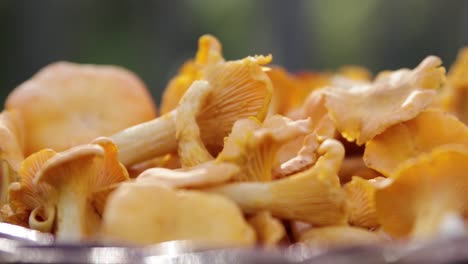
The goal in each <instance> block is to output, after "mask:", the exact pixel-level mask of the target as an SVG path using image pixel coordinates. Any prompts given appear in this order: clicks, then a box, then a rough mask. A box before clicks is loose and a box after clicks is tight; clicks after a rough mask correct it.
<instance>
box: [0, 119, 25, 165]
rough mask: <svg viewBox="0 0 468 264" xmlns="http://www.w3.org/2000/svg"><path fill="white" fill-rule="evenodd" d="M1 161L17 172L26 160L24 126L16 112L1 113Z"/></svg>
mask: <svg viewBox="0 0 468 264" xmlns="http://www.w3.org/2000/svg"><path fill="white" fill-rule="evenodd" d="M0 142H1V147H0V159H2V160H4V161H6V162H7V163H8V165H9V166H10V167H11V169H13V170H14V171H15V172H17V171H18V170H19V168H20V165H21V162H22V161H23V160H24V126H23V122H22V120H21V117H20V116H19V112H18V111H16V110H9V111H3V112H1V113H0Z"/></svg>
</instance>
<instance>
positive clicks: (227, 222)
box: [101, 182, 255, 246]
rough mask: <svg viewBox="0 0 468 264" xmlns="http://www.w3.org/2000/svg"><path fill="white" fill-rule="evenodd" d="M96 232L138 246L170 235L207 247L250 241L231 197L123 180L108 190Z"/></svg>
mask: <svg viewBox="0 0 468 264" xmlns="http://www.w3.org/2000/svg"><path fill="white" fill-rule="evenodd" d="M194 208H196V210H194ZM141 209H143V210H141ZM141 227H144V228H141ZM101 234H102V237H103V239H104V240H112V241H120V242H126V243H133V244H139V245H148V244H153V243H158V242H164V241H170V240H193V241H195V242H197V243H207V244H209V245H212V246H213V245H216V246H219V245H223V246H224V245H230V246H246V245H253V244H254V243H255V234H254V232H253V230H252V228H251V227H250V226H249V225H248V224H247V223H246V221H245V219H244V217H243V215H242V213H241V211H240V210H239V209H238V208H237V206H236V205H235V204H234V203H233V202H231V201H230V200H228V199H226V198H224V197H221V196H218V195H213V194H208V193H203V192H199V191H181V190H180V191H176V190H173V189H171V188H168V187H167V186H164V185H158V184H154V183H151V184H149V183H141V182H140V183H124V184H122V185H121V186H120V187H119V188H118V189H117V190H116V191H115V192H114V193H112V194H111V196H110V197H109V200H108V203H107V206H106V209H105V210H104V216H103V224H102V229H101Z"/></svg>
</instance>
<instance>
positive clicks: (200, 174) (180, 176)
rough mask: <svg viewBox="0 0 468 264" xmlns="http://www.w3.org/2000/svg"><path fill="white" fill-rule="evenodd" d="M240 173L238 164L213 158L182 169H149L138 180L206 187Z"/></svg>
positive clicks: (188, 186) (170, 184)
mask: <svg viewBox="0 0 468 264" xmlns="http://www.w3.org/2000/svg"><path fill="white" fill-rule="evenodd" d="M238 173H239V167H237V166H236V165H234V164H231V163H227V162H217V161H214V160H213V161H208V162H205V163H201V164H199V165H197V166H194V167H190V168H186V169H180V170H171V169H166V168H152V169H148V170H145V171H143V172H142V173H141V174H140V175H139V176H138V177H137V178H136V181H137V182H156V183H163V184H165V185H168V186H172V187H174V188H190V187H206V186H210V185H215V184H220V183H223V182H226V181H228V180H230V179H231V178H232V177H234V175H236V174H238Z"/></svg>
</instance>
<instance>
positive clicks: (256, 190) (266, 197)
mask: <svg viewBox="0 0 468 264" xmlns="http://www.w3.org/2000/svg"><path fill="white" fill-rule="evenodd" d="M317 152H318V153H319V154H320V155H322V156H321V157H320V158H319V159H318V161H317V162H316V163H315V165H314V166H313V167H311V168H309V169H307V170H305V171H302V172H299V173H296V174H294V175H291V176H289V177H286V178H283V179H279V180H274V181H270V182H242V183H230V184H225V185H221V186H217V187H212V188H206V189H204V190H206V191H208V192H211V193H217V194H221V195H224V196H226V197H227V198H230V199H231V200H233V201H235V202H236V203H237V204H238V205H239V206H240V208H242V210H243V211H244V212H246V213H256V212H259V211H263V210H267V211H269V212H271V214H272V215H273V216H275V217H278V218H281V219H287V220H300V221H305V222H308V223H312V224H315V225H336V224H343V223H345V222H346V210H345V209H346V208H345V194H344V191H343V189H341V186H340V182H339V179H338V176H337V173H338V170H339V167H340V165H341V162H342V160H343V156H344V149H343V146H342V145H341V143H339V142H338V141H336V140H333V139H327V140H325V141H324V142H323V143H322V144H321V145H320V147H319V149H318V151H317Z"/></svg>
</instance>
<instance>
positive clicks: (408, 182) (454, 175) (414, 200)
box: [375, 145, 468, 239]
mask: <svg viewBox="0 0 468 264" xmlns="http://www.w3.org/2000/svg"><path fill="white" fill-rule="evenodd" d="M467 171H468V148H467V147H465V146H461V145H449V146H442V147H439V148H436V149H435V150H433V151H432V152H430V153H426V154H423V155H420V156H419V157H417V158H416V159H413V160H408V161H407V162H406V163H405V164H404V165H401V166H400V169H399V170H398V171H396V172H395V175H394V176H392V179H393V181H392V182H391V183H390V184H388V185H386V186H385V187H382V188H378V189H377V190H376V193H375V200H376V211H377V216H378V220H379V222H380V224H381V225H382V227H383V230H384V231H385V232H387V233H388V234H390V235H392V236H394V237H398V238H405V237H413V238H417V239H421V238H430V237H432V236H435V235H437V234H438V233H439V232H440V231H441V230H440V229H441V223H442V222H443V220H444V218H446V217H447V216H448V215H450V214H461V215H466V213H467V212H468V200H467V198H466V197H467V196H466V193H467V191H468V177H467Z"/></svg>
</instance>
